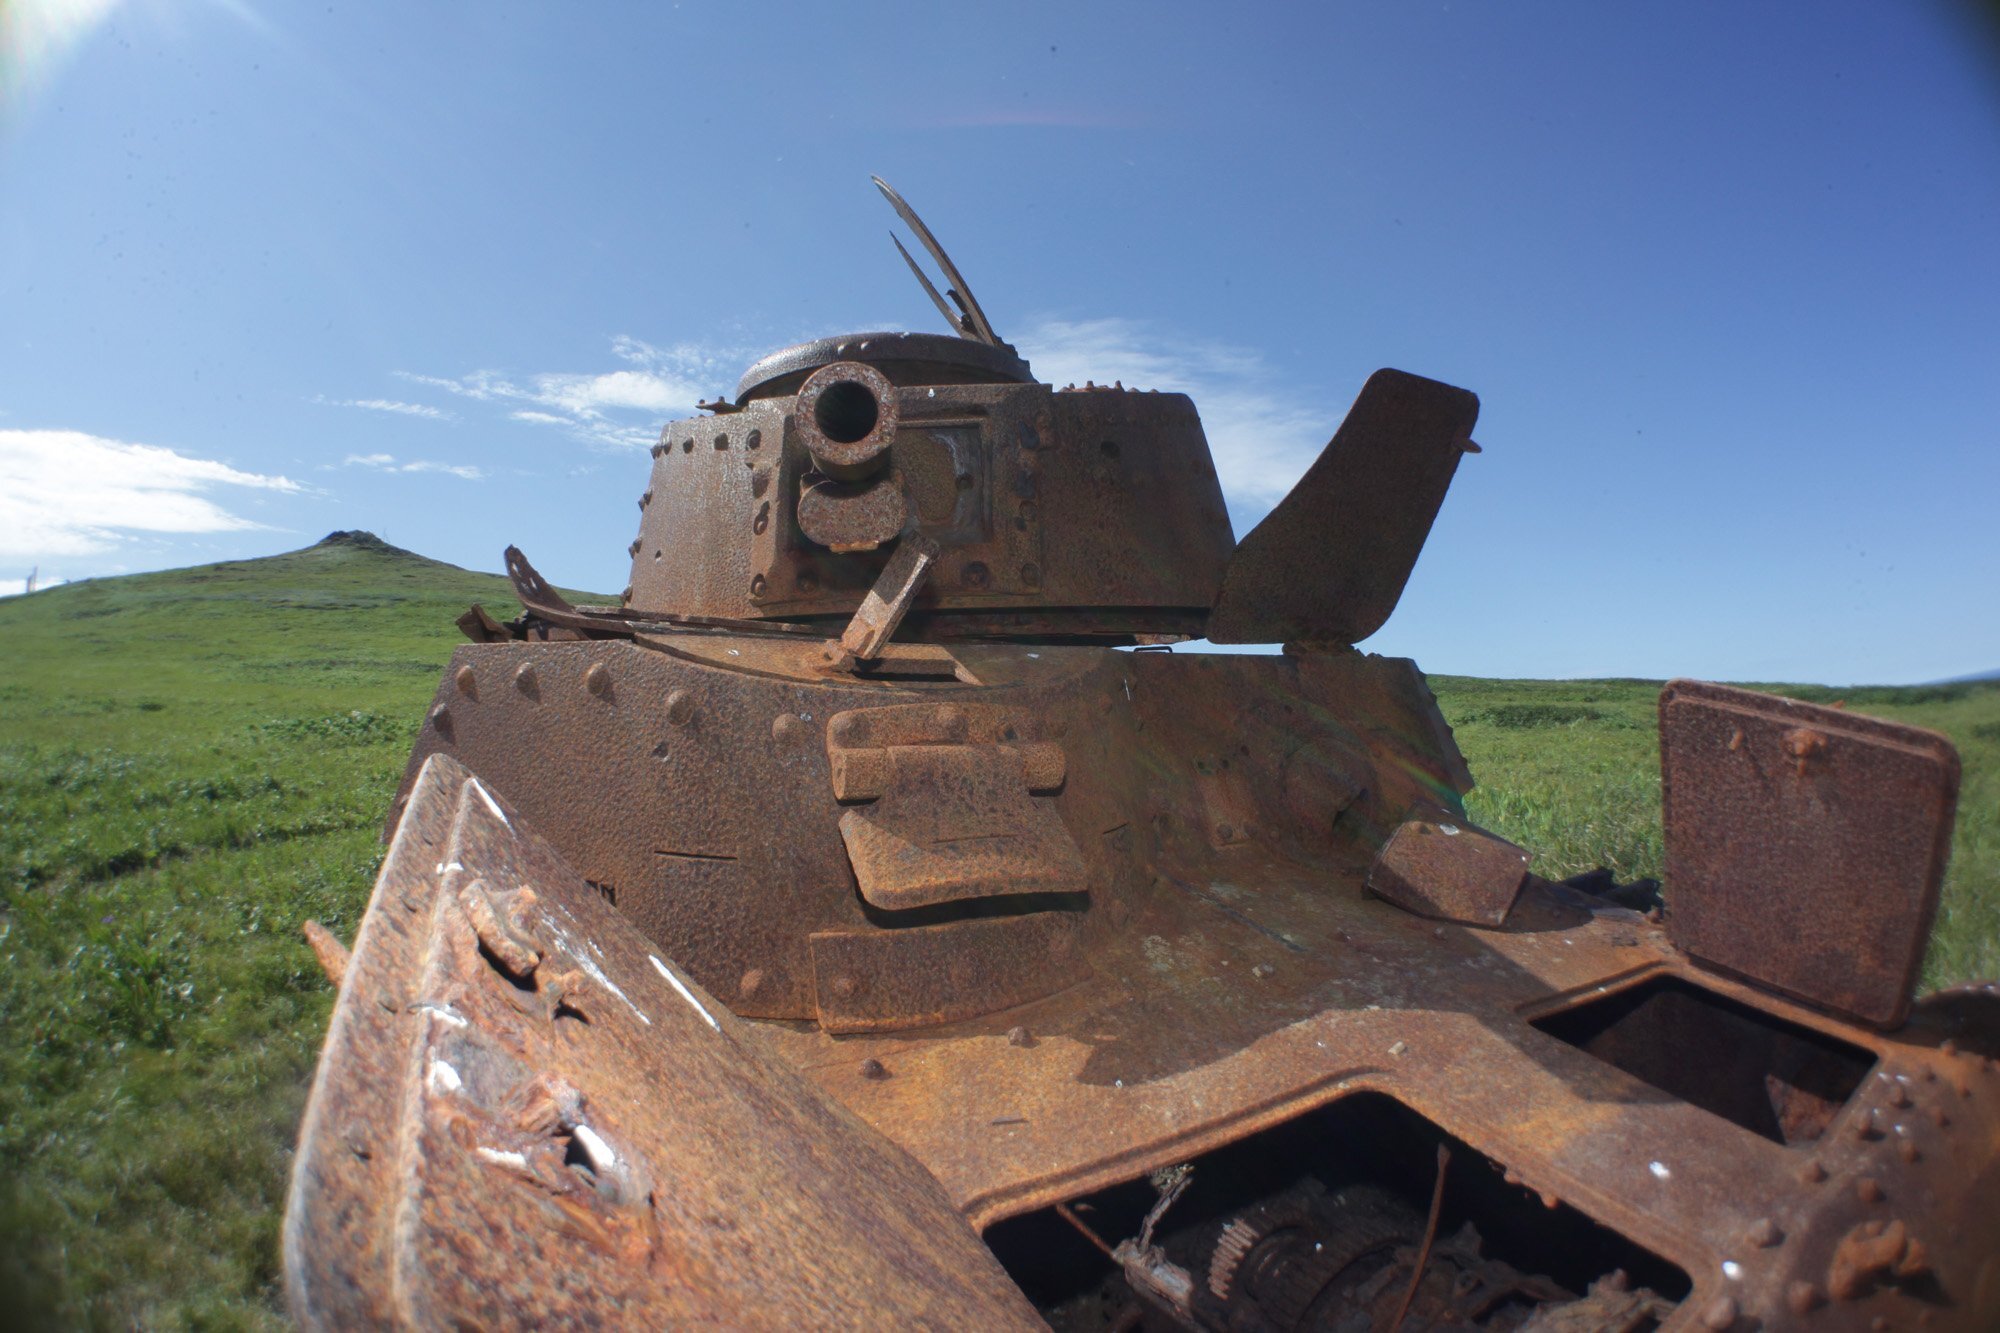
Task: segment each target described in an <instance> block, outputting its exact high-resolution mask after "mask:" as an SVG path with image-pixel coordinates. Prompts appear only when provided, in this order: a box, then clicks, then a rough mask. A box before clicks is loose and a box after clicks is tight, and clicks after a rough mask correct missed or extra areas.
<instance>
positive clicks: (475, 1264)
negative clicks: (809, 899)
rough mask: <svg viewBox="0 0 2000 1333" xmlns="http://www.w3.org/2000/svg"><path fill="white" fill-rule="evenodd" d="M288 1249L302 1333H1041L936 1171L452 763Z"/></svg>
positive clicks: (323, 1073)
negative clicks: (458, 1331)
mask: <svg viewBox="0 0 2000 1333" xmlns="http://www.w3.org/2000/svg"><path fill="white" fill-rule="evenodd" d="M652 947H657V946H652ZM284 1254H285V1277H286V1289H287V1295H288V1298H289V1301H290V1304H291V1309H292V1313H293V1315H294V1316H295V1318H296V1319H297V1320H298V1322H299V1323H300V1325H302V1326H303V1327H305V1328H309V1329H321V1328H328V1329H331V1328H342V1329H345V1328H355V1327H363V1326H368V1327H379V1326H384V1325H393V1326H402V1327H425V1328H431V1327H437V1328H443V1327H452V1328H460V1327H488V1328H492V1327H523V1326H559V1327H592V1328H595V1327H635V1328H637V1327H652V1328H660V1327H685V1326H691V1325H695V1324H705V1325H720V1326H725V1327H732V1328H781V1327H785V1328H798V1327H815V1328H827V1327H861V1326H864V1325H865V1326H868V1327H925V1328H1035V1327H1040V1326H1041V1325H1040V1321H1039V1320H1038V1319H1037V1318H1036V1317H1035V1314H1034V1311H1033V1309H1032V1308H1031V1307H1030V1306H1029V1305H1028V1304H1027V1302H1026V1300H1025V1299H1024V1298H1023V1297H1022V1296H1021V1294H1020V1292H1019V1291H1018V1289H1016V1288H1015V1286H1014V1285H1013V1283H1012V1282H1010V1281H1009V1280H1008V1278H1007V1276H1006V1274H1005V1273H1004V1272H1003V1271H1002V1270H1001V1268H1000V1266H999V1265H998V1264H997V1263H996V1262H995V1261H994V1259H993V1257H992V1255H991V1254H990V1253H989V1252H988V1250H987V1249H986V1247H985V1246H984V1245H983V1244H982V1243H981V1242H980V1240H979V1237H978V1236H977V1235H976V1234H975V1233H974V1232H973V1230H972V1228H971V1227H970V1225H969V1224H968V1223H967V1222H966V1220H965V1219H964V1218H963V1217H962V1216H961V1215H960V1214H959V1213H958V1212H957V1211H956V1210H954V1209H953V1208H952V1206H951V1204H950V1203H949V1202H948V1200H947V1199H946V1196H945V1194H944V1191H943V1189H942V1187H941V1186H940V1185H939V1184H938V1182H937V1180H936V1179H935V1178H934V1177H933V1176H931V1175H930V1174H929V1173H928V1172H926V1171H925V1170H924V1169H923V1168H922V1167H921V1166H919V1165H918V1164H917V1163H916V1162H915V1161H914V1160H913V1159H912V1158H910V1157H909V1156H908V1155H907V1154H906V1153H904V1152H903V1151H902V1150H901V1149H899V1148H896V1147H895V1146H893V1145H891V1144H890V1143H888V1142H887V1141H886V1140H885V1139H883V1138H882V1137H880V1136H879V1135H878V1134H877V1133H876V1132H875V1131H873V1130H872V1129H870V1128H868V1127H867V1126H866V1125H865V1124H863V1123H862V1122H861V1121H860V1120H858V1119H856V1118H855V1117H854V1116H853V1115H852V1114H850V1113H849V1112H848V1111H847V1110H845V1109H844V1108H842V1107H840V1106H838V1105H836V1104H835V1103H833V1102H832V1101H831V1100H829V1099H828V1098H827V1097H826V1096H825V1095H824V1094H822V1093H821V1092H819V1091H818V1090H817V1089H816V1088H815V1087H814V1086H812V1085H811V1084H809V1083H808V1082H807V1081H806V1080H805V1079H804V1078H803V1077H802V1076H801V1075H799V1074H797V1073H795V1072H794V1071H793V1070H792V1068H791V1067H790V1066H789V1065H787V1064H785V1063H784V1062H783V1061H782V1060H781V1059H780V1058H779V1057H777V1056H776V1055H774V1054H773V1053H772V1052H771V1051H770V1050H769V1049H768V1048H767V1046H766V1043H765V1040H764V1039H763V1037H761V1036H760V1035H759V1034H757V1033H756V1032H754V1031H752V1030H751V1029H750V1028H748V1027H747V1026H746V1025H744V1024H743V1023H742V1022H741V1021H739V1020H738V1019H736V1018H735V1017H734V1016H732V1015H731V1014H730V1012H729V1011H728V1010H727V1009H726V1008H724V1007H723V1006H722V1005H721V1004H720V1003H718V1002H717V1001H716V1000H715V999H714V998H713V997H712V996H710V995H709V994H707V992H705V991H703V990H702V989H701V988H700V987H698V986H696V985H695V984H694V983H693V982H692V981H690V980H689V979H688V978H687V977H686V975H685V974H684V973H682V972H681V971H680V970H679V969H678V968H677V967H676V966H675V965H674V963H673V962H672V961H671V960H669V959H666V958H662V957H661V956H659V954H657V953H655V952H651V951H649V945H648V943H647V941H646V940H645V939H644V937H642V936H641V935H640V934H639V933H638V931H636V930H635V929H634V928H633V927H632V926H630V925H629V924H628V923H627V922H626V921H625V920H624V919H623V918H621V917H620V916H619V915H618V913H617V912H616V911H615V909H613V908H612V907H610V906H609V905H608V904H606V903H604V902H603V901H602V900H601V899H600V898H599V896H598V895H597V893H596V891H595V890H593V889H592V888H591V887H590V886H589V885H588V884H587V883H586V882H585V881H584V880H582V879H581V878H580V877H578V876H577V875H576V874H574V873H573V872H572V871H570V870H569V868H568V867H567V866H565V865H564V864H563V862H562V860H561V858H560V857H559V856H557V854H556V853H555V852H554V851H553V849H551V848H550V847H549V846H548V845H547V844H546V843H544V842H543V841H542V840H541V839H540V838H538V837H537V836H535V835H534V834H533V833H531V832H529V831H528V830H526V829H525V828H523V827H522V826H521V825H520V823H519V821H518V819H517V818H516V817H515V816H514V815H513V813H512V812H511V811H510V810H509V808H508V807H507V806H506V804H505V803H504V802H503V801H502V800H501V799H500V798H499V797H498V796H497V794H496V793H494V792H492V791H490V790H489V789H488V788H486V787H485V786H484V785H483V784H482V783H481V782H480V781H479V779H477V778H476V777H474V776H473V775H472V774H471V773H470V772H468V771H467V770H466V769H465V768H464V767H462V766H460V765H459V764H457V763H456V762H454V761H453V760H451V759H449V758H446V757H443V756H434V757H432V758H431V759H430V760H429V761H427V762H426V763H425V765H424V768H423V770H422V772H421V774H420V775H419V777H418V779H417V782H416V785H415V787H414V789H413V790H412V792H411V798H410V804H409V809H408V812H407V813H406V814H405V816H404V818H403V821H402V824H401V827H400V828H399V829H398V831H397V834H396V838H395V841H394V843H393V844H392V845H391V847H390V850H389V856H388V860H387V862H386V863H385V865H384V866H383V870H382V875H381V878H380V879H379V880H378V881H377V883H376V886H375V893H374V898H373V900H372V902H371V903H370V905H369V910H368V914H367V917H366V918H365V920H364V921H363V923H362V928H361V933H360V937H359V939H358V940H357V941H356V944H355V948H354V952H353V955H352V957H351V959H350V960H349V963H348V967H347V972H346V984H345V985H344V986H343V987H342V990H341V997H340V1001H339V1004H338V1006H337V1008H336V1009H335V1011H334V1016H333V1023H332V1026H331V1029H330V1031H329V1033H328V1036H327V1042H326V1048H325V1051H324V1052H323V1053H322V1056H321V1059H320V1063H319V1070H318V1073H317V1075H316V1077H315V1079H314V1084H313V1091H312V1097H311V1101H310V1102H309V1104H308V1106H307V1108H306V1116H305V1121H304V1124H303V1126H302V1128H301V1131H300V1137H299V1151H298V1157H297V1160H296V1162H295V1165H294V1169H293V1174H292V1184H291V1195H290V1198H289V1200H288V1203H287V1207H286V1215H285V1227H284Z"/></svg>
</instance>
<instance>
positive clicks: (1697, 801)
mask: <svg viewBox="0 0 2000 1333" xmlns="http://www.w3.org/2000/svg"><path fill="white" fill-rule="evenodd" d="M1660 766H1661V778H1662V781H1661V799H1662V804H1663V813H1664V825H1665V831H1666V853H1667V857H1666V860H1667V883H1668V886H1669V897H1668V908H1669V914H1668V917H1667V923H1668V929H1669V931H1670V932H1671V933H1672V935H1673V937H1674V941H1675V942H1676V943H1677V944H1679V945H1680V946H1681V947H1682V948H1684V949H1686V950H1687V951H1688V952H1689V953H1691V954H1693V955H1695V956H1696V957H1698V958H1701V959H1703V960H1704V961H1706V962H1710V963H1713V964H1715V965H1716V966H1718V967H1725V968H1728V969H1730V970H1731V971H1733V972H1737V973H1740V974H1741V975H1743V976H1747V977H1752V978H1755V979H1757V980H1759V981H1762V982H1765V983H1766V984H1768V985H1772V986H1775V987H1777V988H1778V989H1780V990H1783V991H1785V992H1787V993H1788V994H1791V995H1795V996H1798V997H1800V998H1802V999H1805V1000H1807V1001H1809V1002H1811V1003H1815V1004H1823V1005H1825V1006H1827V1007H1828V1008H1830V1009H1834V1010H1836V1011H1838V1012H1840V1013H1843V1014H1848V1015H1851V1016H1853V1017H1855V1018H1858V1019H1860V1020H1861V1021H1862V1022H1865V1023H1873V1024H1876V1025H1878V1026H1881V1027H1893V1026H1895V1025H1896V1024H1897V1023H1900V1022H1901V1021H1902V1020H1903V1017H1904V1016H1905V1015H1906V1014H1907V1013H1908V1012H1909V1004H1910V990H1911V987H1912V986H1913V985H1914V984H1915V982H1916V979H1917V969H1918V968H1919V967H1920V966H1921V965H1922V963H1923V957H1924V948H1925V946H1926V945H1927V944H1928V943H1929V942H1930V933H1931V921H1932V919H1933V918H1934V917H1935V916H1936V915H1937V903H1938V890H1939V886H1940V885H1941V883H1942V881H1943V878H1944V866H1945V858H1946V856H1947V855H1949V853H1950V851H1951V828H1952V817H1953V812H1954V809H1955V807H1956V805H1957V802H1958V754H1957V752H1956V751H1954V750H1953V749H1952V747H1951V743H1950V742H1949V741H1947V740H1946V739H1945V738H1944V737H1943V736H1940V735H1938V734H1937V733H1936V732H1933V731H1925V730H1923V729H1922V728H1919V727H1911V726H1902V725H1898V724H1896V723H1891V722H1884V721H1881V720H1879V719H1876V718H1870V717H1860V716H1857V715H1855V714H1853V713H1848V712H1845V711H1843V710H1840V709H1836V708H1826V707H1821V706H1818V705H1814V704H1806V703H1800V702H1798V701H1797V700H1793V699H1780V698H1776V697H1774V696H1771V695H1768V694H1758V693H1755V692H1753V691H1750V690H1742V689H1735V688H1732V687H1729V686H1724V685H1709V684H1703V683H1701V682H1698V681H1684V680H1677V681H1673V682H1671V683H1670V684H1668V685H1667V687H1666V688H1665V689H1664V690H1663V691H1662V692H1661V694H1660Z"/></svg>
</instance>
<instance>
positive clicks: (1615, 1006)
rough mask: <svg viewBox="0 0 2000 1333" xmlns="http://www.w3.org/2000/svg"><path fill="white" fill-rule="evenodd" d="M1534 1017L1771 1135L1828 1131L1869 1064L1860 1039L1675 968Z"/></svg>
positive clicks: (1802, 1139)
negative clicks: (1696, 981) (1704, 984)
mask: <svg viewBox="0 0 2000 1333" xmlns="http://www.w3.org/2000/svg"><path fill="white" fill-rule="evenodd" d="M1534 1026H1535V1027H1537V1028H1540V1029H1541V1030H1542V1031H1543V1032H1546V1033H1548V1034H1549V1035H1550V1036H1552V1037H1554V1038H1556V1039H1557V1040H1558V1041H1562V1042H1566V1043H1567V1044H1569V1045H1571V1046H1574V1047H1576V1048H1577V1049H1578V1050H1581V1051H1587V1052H1589V1053H1590V1054H1591V1055H1594V1056H1596V1057H1597V1058H1598V1059H1600V1060H1602V1061H1604V1062H1605V1063H1606V1064H1609V1065H1614V1066H1616V1067H1617V1068H1619V1069H1622V1070H1624V1071H1625V1072H1626V1073H1628V1074H1630V1075H1631V1076H1632V1077H1633V1078H1636V1079H1638V1080H1639V1081H1641V1082H1642V1083H1646V1084H1649V1085H1651V1086H1652V1087H1655V1088H1658V1089H1659V1090H1660V1091H1661V1092H1664V1093H1667V1094H1669V1095H1670V1096H1674V1097H1678V1098H1680V1099H1681V1100H1682V1101H1684V1102H1690V1103H1692V1104H1693V1105H1695V1106H1699V1107H1700V1108H1701V1109H1702V1110H1704V1111H1707V1112H1708V1113H1709V1114H1711V1115H1716V1116H1720V1117H1722V1118H1723V1119H1724V1120H1727V1121H1729V1122H1730V1123H1731V1124H1735V1125H1740V1126H1741V1127H1742V1128H1744V1129H1747V1130H1749V1131H1750V1132H1752V1133H1753V1134H1761V1135H1763V1136H1764V1137H1765V1138H1767V1139H1769V1140H1771V1141H1772V1142H1773V1143H1783V1144H1796V1143H1810V1142H1812V1141H1813V1140H1814V1139H1817V1138H1818V1137H1819V1136H1820V1135H1821V1134H1823V1133H1825V1132H1826V1127H1827V1126H1828V1125H1830V1124H1832V1123H1833V1118H1834V1117H1835V1116H1836V1115H1838V1114H1839V1113H1840V1108H1841V1107H1843V1106H1845V1105H1846V1104H1847V1100H1848V1098H1850V1097H1852V1096H1853V1095H1854V1090H1855V1089H1856V1088H1857V1087H1859V1086H1860V1085H1861V1080H1862V1079H1864V1078H1866V1077H1867V1076H1868V1071H1869V1069H1870V1068H1871V1067H1872V1066H1873V1065H1874V1063H1875V1057H1874V1056H1873V1055H1871V1054H1870V1053H1869V1052H1867V1051H1865V1050H1862V1049H1861V1048H1860V1047H1858V1046H1853V1045H1850V1044H1848V1043H1847V1042H1844V1041H1840V1040H1838V1039H1837V1038H1834V1037H1829V1036H1826V1035H1825V1034H1823V1033H1819V1032H1814V1031H1813V1030H1812V1029H1810V1028H1806V1027H1801V1026H1800V1025H1799V1024H1797V1023H1793V1022H1790V1021H1788V1020H1786V1019H1782V1018H1779V1017H1776V1016H1775V1015H1772V1014H1767V1013H1762V1012H1760V1011H1758V1010H1756V1009H1753V1008H1751V1007H1750V1006H1749V1005H1747V1004H1741V1003H1738V1002H1737V1001H1735V1000H1732V999H1729V998H1727V997H1726V996H1722V995H1717V994H1715V993H1714V992H1712V991H1707V990H1703V989H1702V988H1701V987H1699V986H1696V985H1693V984H1691V983H1689V982H1686V981H1683V980H1681V979H1680V978H1679V977H1656V978H1654V979H1653V980H1651V981H1646V982H1641V983H1640V984H1639V985H1637V986H1633V987H1631V988H1630V989H1628V990H1622V991H1618V992H1616V993H1614V994H1611V995H1606V996H1603V997H1601V998H1597V999H1592V1000H1587V1001H1585V1002H1584V1003H1582V1004H1579V1005H1575V1006H1573V1007H1571V1008H1568V1009H1563V1010H1559V1011H1557V1012H1556V1013H1553V1014H1547V1015H1545V1016H1543V1017H1541V1018H1538V1019H1535V1020H1534Z"/></svg>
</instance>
